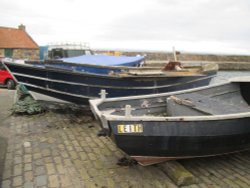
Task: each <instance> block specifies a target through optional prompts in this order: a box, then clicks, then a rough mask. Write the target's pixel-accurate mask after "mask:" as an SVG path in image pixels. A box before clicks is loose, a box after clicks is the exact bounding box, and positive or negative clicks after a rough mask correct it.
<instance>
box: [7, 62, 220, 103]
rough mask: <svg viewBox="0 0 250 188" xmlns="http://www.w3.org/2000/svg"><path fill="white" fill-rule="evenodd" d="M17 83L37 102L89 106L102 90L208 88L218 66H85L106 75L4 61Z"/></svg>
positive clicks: (123, 92)
mask: <svg viewBox="0 0 250 188" xmlns="http://www.w3.org/2000/svg"><path fill="white" fill-rule="evenodd" d="M5 65H6V66H7V68H8V69H9V71H10V72H11V74H12V75H13V76H14V78H15V79H16V80H17V82H18V83H20V84H23V85H25V87H26V88H27V89H28V90H29V91H30V93H31V94H32V95H33V97H34V98H35V99H37V100H45V101H55V102H64V103H65V102H69V103H74V104H78V105H89V102H88V100H89V99H93V98H98V97H99V96H100V93H101V91H102V90H106V92H107V97H122V96H135V95H142V94H152V93H163V92H170V91H177V90H182V89H189V88H194V87H199V86H204V85H208V84H209V82H210V80H211V79H212V78H213V77H214V76H216V73H217V70H218V66H217V65H214V64H209V65H205V66H201V67H190V68H189V67H184V69H182V70H180V71H176V70H173V71H164V70H162V69H160V68H157V67H155V68H152V67H139V68H138V67H124V66H103V65H89V67H92V68H100V69H104V68H105V69H107V70H114V71H112V72H109V74H103V73H100V74H97V73H90V72H83V71H77V70H72V69H65V68H64V67H60V66H57V67H54V66H47V65H42V64H41V65H39V66H37V65H36V66H35V65H31V64H18V63H13V62H5Z"/></svg>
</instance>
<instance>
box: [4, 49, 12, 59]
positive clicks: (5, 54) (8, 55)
mask: <svg viewBox="0 0 250 188" xmlns="http://www.w3.org/2000/svg"><path fill="white" fill-rule="evenodd" d="M4 56H5V57H9V58H12V56H13V49H4Z"/></svg>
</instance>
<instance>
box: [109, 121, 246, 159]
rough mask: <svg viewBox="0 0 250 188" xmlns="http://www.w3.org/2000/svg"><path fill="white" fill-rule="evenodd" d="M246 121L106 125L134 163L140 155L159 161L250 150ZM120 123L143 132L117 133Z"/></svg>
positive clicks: (113, 122)
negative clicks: (137, 127) (141, 128)
mask: <svg viewBox="0 0 250 188" xmlns="http://www.w3.org/2000/svg"><path fill="white" fill-rule="evenodd" d="M249 121H250V117H247V118H241V119H228V120H214V121H194V122H192V121H172V122H152V121H148V122H146V121H143V122H142V121H138V122H135V121H134V122H116V121H110V122H109V126H110V130H111V134H112V135H111V138H112V139H113V140H114V142H115V143H116V145H117V146H118V147H119V148H120V149H122V150H123V151H124V152H125V153H127V154H128V155H130V156H132V157H134V158H136V159H137V160H138V159H139V156H140V157H141V159H142V156H143V157H144V158H145V157H148V158H149V159H151V158H152V157H153V158H155V160H153V161H158V160H159V159H161V158H164V160H169V159H180V158H191V157H201V156H210V155H219V154H225V153H231V152H235V151H240V150H245V149H250V126H249ZM121 124H124V125H136V124H141V125H142V127H143V132H142V133H118V130H117V126H118V125H121ZM139 160H140V159H139ZM139 162H140V161H139Z"/></svg>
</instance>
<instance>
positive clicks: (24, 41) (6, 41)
mask: <svg viewBox="0 0 250 188" xmlns="http://www.w3.org/2000/svg"><path fill="white" fill-rule="evenodd" d="M0 57H10V58H13V59H28V60H39V46H38V45H37V43H36V42H35V41H34V40H33V39H32V38H31V37H30V35H29V34H28V33H27V32H26V30H25V26H24V25H22V24H21V25H19V26H18V29H16V28H8V27H1V26H0Z"/></svg>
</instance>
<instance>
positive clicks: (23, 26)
mask: <svg viewBox="0 0 250 188" xmlns="http://www.w3.org/2000/svg"><path fill="white" fill-rule="evenodd" d="M18 29H20V30H23V31H25V29H26V28H25V25H23V24H20V25H19V26H18Z"/></svg>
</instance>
